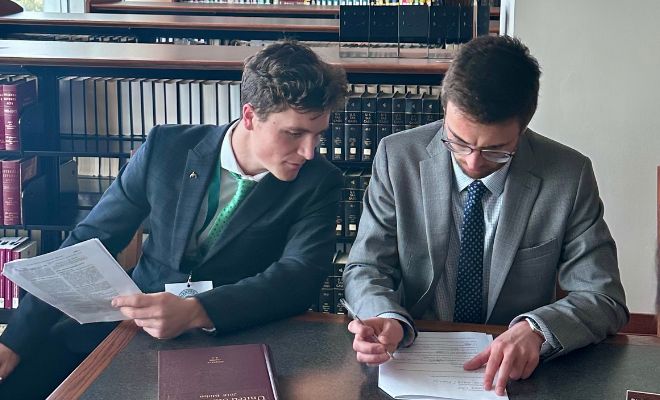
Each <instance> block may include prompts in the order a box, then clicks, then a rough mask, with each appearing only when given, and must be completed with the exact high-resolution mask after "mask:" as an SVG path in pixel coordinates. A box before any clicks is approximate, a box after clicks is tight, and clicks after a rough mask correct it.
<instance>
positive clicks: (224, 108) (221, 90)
mask: <svg viewBox="0 0 660 400" xmlns="http://www.w3.org/2000/svg"><path fill="white" fill-rule="evenodd" d="M229 109H230V105H229V82H227V81H220V82H218V125H224V124H228V123H229V122H230V121H231V119H230V111H229Z"/></svg>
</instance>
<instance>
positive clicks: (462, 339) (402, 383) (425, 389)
mask: <svg viewBox="0 0 660 400" xmlns="http://www.w3.org/2000/svg"><path fill="white" fill-rule="evenodd" d="M492 341H493V338H492V336H490V335H487V334H485V333H476V332H420V333H419V336H418V337H417V339H416V340H415V343H414V344H413V345H412V346H411V347H409V348H404V349H399V350H397V351H396V353H395V354H394V356H395V358H394V359H392V360H390V361H388V362H386V363H385V364H382V365H381V366H380V369H379V373H378V387H380V388H381V389H382V390H384V391H385V392H386V393H388V394H389V395H390V396H392V397H394V398H395V399H408V400H410V399H475V400H495V399H498V400H502V399H508V396H506V395H505V396H498V395H496V394H495V392H494V391H486V390H484V383H483V382H484V370H485V369H484V368H481V369H478V370H476V371H465V370H464V369H463V364H464V363H465V362H466V361H467V360H469V359H471V358H472V357H474V356H475V355H477V354H478V353H479V352H480V351H481V350H483V349H485V348H486V346H488V345H489V344H490V343H491V342H492Z"/></svg>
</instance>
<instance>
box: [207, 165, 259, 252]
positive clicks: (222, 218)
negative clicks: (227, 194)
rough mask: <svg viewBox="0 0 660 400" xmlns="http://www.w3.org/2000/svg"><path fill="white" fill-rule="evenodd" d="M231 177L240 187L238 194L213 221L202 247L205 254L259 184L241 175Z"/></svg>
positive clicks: (237, 189) (232, 173)
mask: <svg viewBox="0 0 660 400" xmlns="http://www.w3.org/2000/svg"><path fill="white" fill-rule="evenodd" d="M231 176H232V177H234V179H236V183H237V184H238V187H237V188H236V193H234V197H232V198H231V200H229V203H227V205H226V206H225V207H224V208H223V209H222V211H220V212H219V213H218V214H217V215H216V216H215V219H214V220H213V221H211V229H210V230H209V234H208V236H207V237H206V240H205V241H204V244H203V245H202V249H203V250H204V252H207V251H208V250H209V249H210V248H211V246H212V245H213V243H215V242H216V240H218V237H220V233H221V232H222V230H223V229H224V227H225V225H227V222H229V220H230V219H231V216H232V215H234V212H235V211H236V209H237V208H238V206H239V205H240V204H241V202H242V201H243V200H245V198H246V197H247V195H248V194H250V191H251V190H252V188H253V187H254V185H256V184H257V182H255V181H253V180H251V179H243V178H241V176H240V175H238V174H236V173H234V172H231Z"/></svg>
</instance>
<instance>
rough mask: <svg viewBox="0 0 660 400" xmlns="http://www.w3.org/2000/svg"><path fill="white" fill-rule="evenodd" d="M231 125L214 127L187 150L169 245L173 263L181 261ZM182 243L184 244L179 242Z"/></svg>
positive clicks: (176, 263)
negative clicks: (192, 147)
mask: <svg viewBox="0 0 660 400" xmlns="http://www.w3.org/2000/svg"><path fill="white" fill-rule="evenodd" d="M229 126H230V125H225V126H224V129H223V127H215V129H214V131H213V132H212V134H209V135H206V137H205V138H204V139H202V141H200V142H199V144H198V145H197V146H195V148H194V149H192V150H188V158H187V160H186V167H185V169H184V171H183V176H182V177H181V180H182V182H181V190H180V192H179V199H178V202H177V206H176V212H175V215H174V232H173V234H172V242H171V246H172V247H171V248H172V251H173V256H174V260H173V261H174V265H180V263H181V258H182V257H183V253H184V251H185V249H186V247H187V246H188V240H189V239H190V238H191V237H192V229H193V226H194V224H195V221H196V220H197V214H198V213H199V209H200V207H201V204H202V200H203V199H204V196H205V195H206V190H207V188H208V185H209V182H210V179H211V177H212V176H213V173H214V172H215V167H216V166H217V161H218V157H219V154H220V145H221V143H222V139H223V138H224V136H225V133H226V132H227V128H228V127H229ZM182 243H184V244H185V245H183V246H182V245H181V244H182Z"/></svg>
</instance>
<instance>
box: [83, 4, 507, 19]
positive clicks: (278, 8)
mask: <svg viewBox="0 0 660 400" xmlns="http://www.w3.org/2000/svg"><path fill="white" fill-rule="evenodd" d="M87 4H88V9H87V10H88V12H92V13H95V12H100V13H117V14H189V15H243V16H252V17H255V16H260V15H264V14H265V15H269V16H287V17H299V18H339V6H331V5H317V4H303V3H287V4H240V3H229V2H176V1H175V2H171V1H132V0H127V1H98V0H90V1H88V3H87ZM499 17H500V7H498V6H496V7H490V19H491V20H499Z"/></svg>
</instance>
